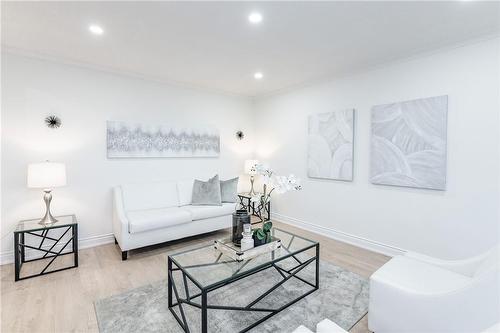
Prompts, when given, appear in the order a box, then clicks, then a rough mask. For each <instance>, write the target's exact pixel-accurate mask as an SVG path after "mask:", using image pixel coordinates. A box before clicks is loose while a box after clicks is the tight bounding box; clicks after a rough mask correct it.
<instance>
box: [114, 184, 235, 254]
mask: <svg viewBox="0 0 500 333" xmlns="http://www.w3.org/2000/svg"><path fill="white" fill-rule="evenodd" d="M193 182H194V179H191V180H182V181H170V182H154V183H147V184H126V185H121V186H117V187H115V188H114V189H113V199H114V200H113V233H114V235H115V242H116V243H117V244H118V245H119V246H120V249H121V251H122V260H126V259H127V255H128V251H129V250H132V249H137V248H140V247H144V246H148V245H153V244H158V243H163V242H166V241H170V240H174V239H179V238H183V237H188V236H193V235H198V234H202V233H206V232H210V231H215V230H219V229H223V228H229V227H230V226H231V216H232V215H231V214H232V213H233V212H234V211H235V208H236V203H223V204H222V205H221V206H194V205H191V197H192V191H193Z"/></svg>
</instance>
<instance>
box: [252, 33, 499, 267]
mask: <svg viewBox="0 0 500 333" xmlns="http://www.w3.org/2000/svg"><path fill="white" fill-rule="evenodd" d="M498 45H499V40H498V39H496V40H490V41H484V42H481V43H477V44H473V45H472V44H471V45H469V46H465V47H461V48H456V49H453V50H448V51H443V52H440V53H436V54H432V55H427V56H425V57H424V56H423V57H420V58H416V59H413V60H408V61H404V62H399V63H394V64H392V65H390V66H386V67H383V68H379V69H376V70H372V71H369V72H365V73H363V74H358V75H354V76H350V77H345V78H341V79H337V80H334V81H330V82H326V83H322V84H317V85H314V86H309V87H305V88H303V89H300V90H295V91H292V92H289V93H283V94H281V95H277V96H271V97H267V98H263V99H260V100H259V101H257V103H256V112H257V119H258V126H257V132H256V137H257V157H258V158H260V159H261V160H267V161H268V162H269V163H270V164H271V166H272V167H274V169H275V170H276V171H277V172H279V173H289V172H293V173H295V174H296V175H298V176H300V177H301V178H302V179H303V187H304V189H303V191H302V192H298V193H291V194H286V195H283V196H281V197H275V199H274V202H273V209H274V212H275V213H277V214H276V217H278V218H280V219H283V220H288V221H292V222H296V223H299V224H301V222H305V223H308V224H314V225H316V226H319V227H317V228H315V229H316V230H324V231H325V232H328V231H331V230H335V231H341V232H344V233H348V234H351V235H354V236H356V237H363V238H366V239H368V240H373V241H375V242H379V243H382V244H386V245H390V246H394V247H397V248H401V249H408V250H415V251H419V252H422V253H427V254H430V255H435V256H441V257H444V258H460V257H465V256H469V255H473V254H476V253H479V252H482V251H483V250H486V249H487V248H489V247H490V246H492V244H494V243H495V242H497V241H498V229H497V228H498V218H499V216H498V214H499V213H498V209H497V205H498V202H499V189H498V184H499V182H498V178H499V127H498V125H499V115H498V114H499V110H500V105H499V104H500V103H499V89H500V85H499V47H498ZM438 95H448V96H449V109H448V170H447V190H446V191H444V192H441V191H432V190H421V189H409V188H398V187H389V186H380V185H373V184H370V181H369V164H370V163H369V156H370V151H369V143H370V137H369V135H370V108H371V107H372V106H374V105H378V104H384V103H390V102H398V101H404V100H410V99H416V98H421V97H430V96H438ZM346 108H355V109H356V123H355V149H354V158H355V161H354V181H353V182H342V181H328V180H317V179H311V178H308V177H307V174H306V163H307V162H306V157H307V116H308V115H309V114H312V113H320V112H328V111H333V110H341V109H346ZM309 227H311V226H309Z"/></svg>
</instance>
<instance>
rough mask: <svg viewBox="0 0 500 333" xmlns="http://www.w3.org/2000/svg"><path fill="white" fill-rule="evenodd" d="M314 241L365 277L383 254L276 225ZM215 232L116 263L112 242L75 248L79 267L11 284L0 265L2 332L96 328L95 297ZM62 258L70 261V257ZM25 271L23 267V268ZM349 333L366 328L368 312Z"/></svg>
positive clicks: (153, 273)
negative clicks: (82, 248) (78, 249)
mask: <svg viewBox="0 0 500 333" xmlns="http://www.w3.org/2000/svg"><path fill="white" fill-rule="evenodd" d="M275 225H279V227H281V228H283V229H286V230H291V231H295V232H299V233H301V234H303V235H304V236H306V237H308V238H311V239H315V240H318V241H319V242H320V244H321V259H322V260H325V261H329V262H332V263H334V264H335V265H337V266H340V267H343V268H345V269H348V270H350V271H352V272H354V273H357V274H359V275H361V276H364V277H369V276H370V275H371V274H372V273H373V272H374V271H375V270H376V269H377V268H379V267H380V266H382V265H383V264H384V263H385V262H386V261H387V260H389V258H388V257H386V256H383V255H381V254H377V253H373V252H370V251H367V250H364V249H361V248H358V247H355V246H352V245H348V244H345V243H341V242H338V241H335V240H332V239H330V238H326V237H323V236H321V235H318V234H314V233H311V232H306V231H304V230H301V229H296V228H294V227H291V226H288V225H284V224H278V223H275ZM227 233H228V232H227V231H219V232H215V233H210V234H206V235H203V236H198V237H193V238H189V239H187V240H182V241H175V242H170V243H167V244H163V245H162V246H154V247H150V248H147V249H144V250H137V251H131V253H130V255H129V259H128V260H127V261H124V262H122V261H121V255H120V250H119V248H118V247H117V246H116V245H114V244H108V245H103V246H98V247H94V248H90V249H84V250H80V252H79V258H80V266H79V267H78V268H76V269H70V270H66V271H61V272H58V273H54V274H49V275H45V276H41V277H36V278H33V279H27V280H22V281H19V282H14V266H13V265H12V264H11V265H3V266H0V274H1V275H0V276H1V332H2V333H10V332H44V333H45V332H98V327H97V321H96V316H95V312H94V305H93V302H94V300H97V299H100V298H104V297H107V296H111V295H114V294H118V293H121V292H124V291H127V290H130V289H132V288H136V287H140V286H143V285H145V284H148V283H150V282H154V281H158V280H162V279H165V278H166V276H167V267H166V258H167V255H168V254H169V253H173V252H175V251H178V250H179V249H180V248H182V247H185V246H194V245H196V244H199V243H202V242H208V241H210V240H213V239H216V238H220V237H221V236H224V235H225V234H227ZM66 257H67V258H65V259H64V260H71V258H70V257H71V255H69V256H66ZM23 270H24V267H23ZM351 332H357V333H358V332H368V328H367V316H365V317H364V318H363V319H362V320H360V321H359V322H358V324H356V325H355V326H354V327H353V329H352V330H351Z"/></svg>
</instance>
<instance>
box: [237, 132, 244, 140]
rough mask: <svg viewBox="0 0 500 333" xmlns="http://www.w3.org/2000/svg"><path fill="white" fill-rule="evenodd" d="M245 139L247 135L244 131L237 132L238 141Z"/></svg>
mask: <svg viewBox="0 0 500 333" xmlns="http://www.w3.org/2000/svg"><path fill="white" fill-rule="evenodd" d="M244 137H245V134H244V133H243V131H238V132H236V139H238V140H243V138H244Z"/></svg>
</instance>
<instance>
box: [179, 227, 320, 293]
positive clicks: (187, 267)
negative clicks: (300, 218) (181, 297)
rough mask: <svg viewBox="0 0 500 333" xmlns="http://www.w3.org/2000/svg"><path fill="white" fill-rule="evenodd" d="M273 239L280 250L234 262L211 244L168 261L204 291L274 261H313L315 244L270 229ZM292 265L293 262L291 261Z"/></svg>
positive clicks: (299, 237) (275, 229)
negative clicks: (279, 244)
mask: <svg viewBox="0 0 500 333" xmlns="http://www.w3.org/2000/svg"><path fill="white" fill-rule="evenodd" d="M272 231H273V232H274V237H277V238H279V239H280V240H281V248H279V249H276V250H273V251H270V252H267V253H264V254H261V255H259V256H257V257H254V258H251V259H246V260H243V261H236V260H233V259H232V258H230V257H229V256H226V255H223V254H221V252H220V251H219V250H217V249H215V248H214V245H213V243H212V244H208V245H205V246H203V247H199V248H195V249H192V250H187V251H185V252H180V253H176V254H173V255H170V256H169V257H170V258H171V259H172V261H173V262H174V266H178V267H179V268H180V269H181V270H183V271H184V272H185V273H187V274H188V275H189V276H190V277H191V278H192V279H194V280H195V281H196V282H197V283H198V284H199V285H200V286H202V287H208V286H212V285H214V284H218V283H221V282H225V281H228V280H231V279H233V278H236V277H238V276H240V275H242V274H246V273H249V272H253V271H258V270H259V269H260V268H262V267H264V266H266V265H268V264H270V263H272V262H276V261H280V260H283V261H285V260H288V259H287V258H292V256H294V257H295V258H298V257H300V258H299V259H300V260H301V261H305V260H307V259H310V258H312V257H314V255H315V253H314V250H311V249H313V248H314V246H315V245H317V244H318V242H315V241H312V240H309V239H306V238H303V237H302V236H299V235H295V234H293V233H290V232H287V231H284V230H281V229H279V228H273V229H272ZM291 261H292V264H294V265H296V264H297V261H295V259H293V258H292V259H291Z"/></svg>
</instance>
